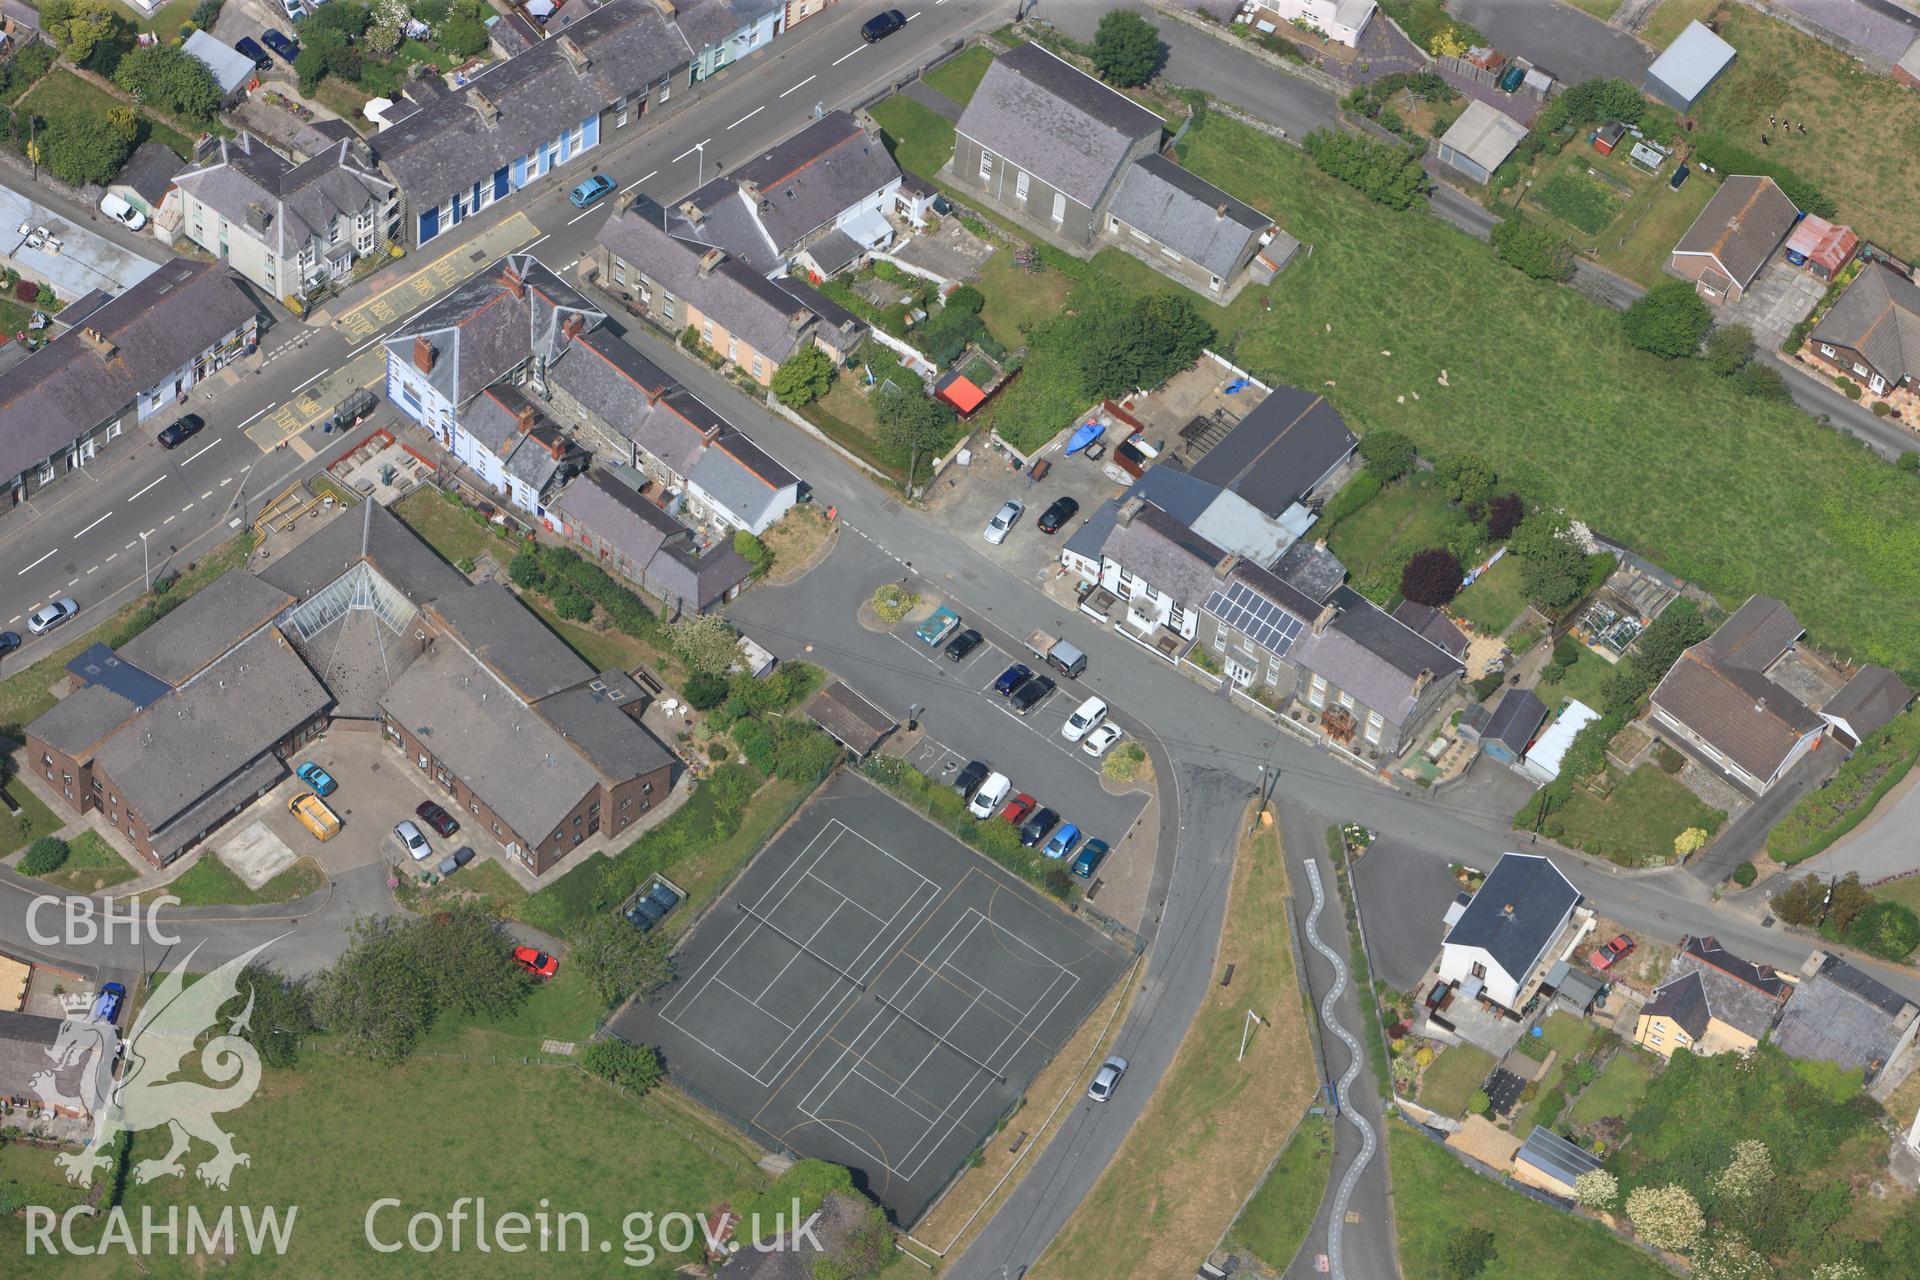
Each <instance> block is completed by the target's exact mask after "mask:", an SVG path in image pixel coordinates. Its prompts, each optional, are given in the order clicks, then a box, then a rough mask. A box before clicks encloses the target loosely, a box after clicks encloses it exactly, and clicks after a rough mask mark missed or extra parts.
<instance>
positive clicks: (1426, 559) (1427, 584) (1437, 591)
mask: <svg viewBox="0 0 1920 1280" xmlns="http://www.w3.org/2000/svg"><path fill="white" fill-rule="evenodd" d="M1400 594H1401V595H1403V596H1405V597H1406V598H1407V599H1409V600H1411V601H1413V602H1414V603H1415V604H1427V605H1435V606H1438V605H1443V604H1445V603H1446V602H1447V601H1449V600H1451V599H1453V598H1454V597H1455V596H1457V595H1459V594H1460V561H1459V560H1457V559H1456V558H1455V557H1454V554H1453V552H1451V551H1448V550H1446V549H1445V548H1443V547H1429V548H1428V549H1427V550H1425V551H1421V552H1418V553H1416V554H1415V555H1414V557H1413V559H1411V560H1409V561H1407V567H1406V568H1405V569H1403V570H1401V572H1400Z"/></svg>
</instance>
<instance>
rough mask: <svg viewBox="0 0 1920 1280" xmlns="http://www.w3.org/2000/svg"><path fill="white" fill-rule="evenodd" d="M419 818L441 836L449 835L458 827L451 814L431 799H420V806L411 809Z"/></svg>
mask: <svg viewBox="0 0 1920 1280" xmlns="http://www.w3.org/2000/svg"><path fill="white" fill-rule="evenodd" d="M413 812H414V813H415V814H416V815H417V816H418V817H419V819H420V821H422V822H424V823H426V824H427V825H428V826H430V827H432V828H433V829H434V830H435V831H438V832H439V833H440V834H441V835H443V836H450V835H452V834H453V833H454V832H456V831H458V830H459V829H460V824H459V823H458V822H456V821H454V818H453V815H452V814H450V813H448V812H447V811H446V810H445V809H442V808H441V807H440V806H439V805H437V804H435V803H434V802H433V801H431V800H422V801H421V802H420V807H419V808H417V809H415V810H414V811H413Z"/></svg>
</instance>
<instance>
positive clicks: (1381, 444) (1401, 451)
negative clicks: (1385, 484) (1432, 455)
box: [1360, 430, 1419, 481]
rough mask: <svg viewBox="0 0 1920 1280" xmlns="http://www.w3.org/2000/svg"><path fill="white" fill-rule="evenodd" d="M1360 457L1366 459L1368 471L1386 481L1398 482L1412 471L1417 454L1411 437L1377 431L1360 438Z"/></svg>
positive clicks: (1395, 432) (1398, 433)
mask: <svg viewBox="0 0 1920 1280" xmlns="http://www.w3.org/2000/svg"><path fill="white" fill-rule="evenodd" d="M1360 456H1361V457H1362V458H1364V459H1366V462H1367V470H1368V471H1370V472H1372V473H1373V474H1374V475H1376V476H1378V477H1380V479H1381V480H1383V481H1387V480H1398V479H1399V478H1400V477H1401V476H1403V475H1405V474H1407V472H1409V471H1411V470H1413V463H1414V460H1415V458H1417V457H1418V456H1419V454H1418V451H1417V450H1416V449H1415V447H1414V443H1413V438H1412V437H1411V436H1408V435H1404V434H1402V433H1401V432H1398V431H1387V430H1379V431H1369V432H1367V434H1365V435H1364V436H1361V437H1360Z"/></svg>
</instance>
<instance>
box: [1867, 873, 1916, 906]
mask: <svg viewBox="0 0 1920 1280" xmlns="http://www.w3.org/2000/svg"><path fill="white" fill-rule="evenodd" d="M1873 896H1874V897H1876V898H1886V899H1887V900H1888V901H1890V902H1899V903H1904V904H1905V905H1906V906H1908V907H1911V908H1912V909H1913V910H1914V911H1917V912H1920V875H1914V876H1907V877H1906V878H1905V879H1901V880H1889V881H1887V883H1885V884H1878V885H1875V886H1874V887H1873Z"/></svg>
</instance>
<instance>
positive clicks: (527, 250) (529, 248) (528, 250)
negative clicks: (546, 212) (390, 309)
mask: <svg viewBox="0 0 1920 1280" xmlns="http://www.w3.org/2000/svg"><path fill="white" fill-rule="evenodd" d="M552 238H553V236H552V233H551V232H549V233H548V234H547V235H544V236H541V237H540V239H539V240H535V241H534V242H533V244H530V245H528V246H527V247H526V248H524V249H522V250H521V251H520V252H522V253H532V252H533V251H534V248H535V247H536V246H538V245H539V244H540V243H541V242H542V241H545V240H551V239H552ZM425 310H426V308H425V307H422V308H420V311H425ZM420 311H416V312H414V313H413V314H414V315H416V316H417V315H419V314H420ZM407 318H408V319H409V320H411V319H412V318H413V316H408V317H407Z"/></svg>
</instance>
